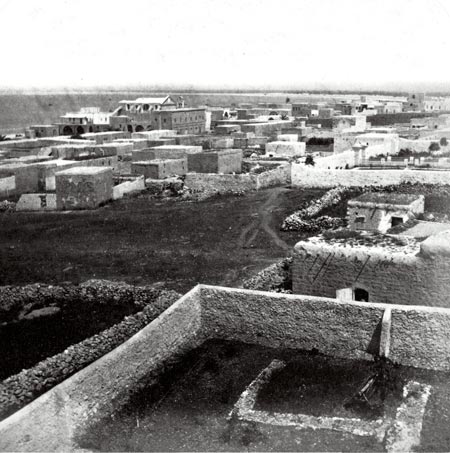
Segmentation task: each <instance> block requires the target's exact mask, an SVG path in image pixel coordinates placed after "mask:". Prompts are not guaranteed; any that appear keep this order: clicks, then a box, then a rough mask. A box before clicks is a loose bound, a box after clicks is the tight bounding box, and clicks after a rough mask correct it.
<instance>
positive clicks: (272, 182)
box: [256, 163, 291, 189]
mask: <svg viewBox="0 0 450 453" xmlns="http://www.w3.org/2000/svg"><path fill="white" fill-rule="evenodd" d="M256 178H257V179H256V189H263V188H265V187H273V186H281V185H288V184H290V183H291V164H290V163H284V164H281V165H279V166H278V167H276V168H274V169H272V170H269V171H265V172H264V173H260V174H259V175H257V177H256Z"/></svg>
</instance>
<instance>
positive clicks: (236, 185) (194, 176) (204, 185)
mask: <svg viewBox="0 0 450 453" xmlns="http://www.w3.org/2000/svg"><path fill="white" fill-rule="evenodd" d="M256 181H257V177H256V175H250V174H239V175H219V174H215V173H188V174H187V175H186V179H185V181H184V184H185V187H186V188H187V189H189V190H190V191H191V192H192V193H208V194H210V195H214V194H217V193H220V194H226V193H240V192H246V191H249V190H255V189H256V185H257V183H256Z"/></svg>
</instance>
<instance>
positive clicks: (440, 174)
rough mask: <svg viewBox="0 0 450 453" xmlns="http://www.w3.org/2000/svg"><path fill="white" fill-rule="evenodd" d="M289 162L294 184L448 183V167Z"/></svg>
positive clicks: (373, 184) (387, 184)
mask: <svg viewBox="0 0 450 453" xmlns="http://www.w3.org/2000/svg"><path fill="white" fill-rule="evenodd" d="M308 167H309V166H305V165H303V164H292V175H291V178H292V181H291V183H292V186H293V187H305V188H306V187H307V188H311V187H315V188H332V187H336V186H348V187H363V186H389V185H397V184H402V183H410V184H416V183H421V184H448V183H449V181H450V171H446V170H444V171H437V170H434V171H433V170H409V169H405V170H358V169H352V170H328V169H315V168H311V167H309V168H308Z"/></svg>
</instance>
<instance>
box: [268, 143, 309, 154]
mask: <svg viewBox="0 0 450 453" xmlns="http://www.w3.org/2000/svg"><path fill="white" fill-rule="evenodd" d="M305 150H306V144H305V143H304V142H293V141H279V142H270V143H267V144H266V155H268V156H289V157H296V156H304V155H305V152H306V151H305Z"/></svg>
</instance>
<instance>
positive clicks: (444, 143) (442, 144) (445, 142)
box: [439, 137, 448, 146]
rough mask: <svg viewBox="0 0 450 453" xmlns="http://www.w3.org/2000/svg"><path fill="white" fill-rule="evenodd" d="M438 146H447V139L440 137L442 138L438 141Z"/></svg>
mask: <svg viewBox="0 0 450 453" xmlns="http://www.w3.org/2000/svg"><path fill="white" fill-rule="evenodd" d="M439 144H440V145H441V146H447V145H448V141H447V139H446V138H445V137H442V138H441V139H440V141H439Z"/></svg>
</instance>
